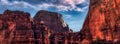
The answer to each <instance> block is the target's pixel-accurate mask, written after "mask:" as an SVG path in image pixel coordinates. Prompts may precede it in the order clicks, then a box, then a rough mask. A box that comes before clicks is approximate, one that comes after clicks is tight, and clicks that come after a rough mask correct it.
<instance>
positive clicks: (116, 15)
mask: <svg viewBox="0 0 120 44" xmlns="http://www.w3.org/2000/svg"><path fill="white" fill-rule="evenodd" d="M119 8H120V1H119V0H90V5H89V11H88V15H87V17H86V20H85V22H84V25H83V28H82V29H81V30H80V31H79V32H72V30H71V29H69V27H68V25H67V24H66V23H65V22H64V20H63V19H62V15H61V14H59V13H56V12H48V11H45V10H41V11H38V12H37V14H36V15H35V16H34V17H33V18H31V17H30V14H29V13H25V12H22V11H10V10H6V11H5V12H4V13H3V14H1V15H0V44H120V35H119V34H120V30H119V29H120V9H119Z"/></svg>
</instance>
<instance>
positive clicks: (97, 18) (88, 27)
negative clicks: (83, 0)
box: [80, 0, 120, 44]
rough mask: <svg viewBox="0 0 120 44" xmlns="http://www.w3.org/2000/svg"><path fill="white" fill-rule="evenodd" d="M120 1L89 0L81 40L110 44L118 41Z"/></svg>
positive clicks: (119, 40)
mask: <svg viewBox="0 0 120 44" xmlns="http://www.w3.org/2000/svg"><path fill="white" fill-rule="evenodd" d="M119 8H120V1H118V0H90V7H89V12H88V15H87V17H86V20H85V22H84V25H83V28H82V30H81V32H80V33H81V34H82V36H83V40H82V42H83V43H85V42H86V41H87V42H88V43H92V42H93V43H97V44H98V43H100V44H110V43H114V44H115V43H118V42H120V35H119V34H120V30H119V29H120V19H119V18H120V17H119V16H120V9H119Z"/></svg>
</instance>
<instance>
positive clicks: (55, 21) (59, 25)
mask: <svg viewBox="0 0 120 44" xmlns="http://www.w3.org/2000/svg"><path fill="white" fill-rule="evenodd" d="M34 21H35V23H36V24H39V23H40V22H44V24H45V25H46V26H47V27H48V28H49V29H51V30H52V32H53V33H54V32H69V28H68V25H67V24H66V23H65V22H64V20H63V19H62V15H61V14H59V13H56V12H49V11H45V10H41V11H39V12H38V13H37V14H36V15H35V17H34ZM38 26H39V25H38Z"/></svg>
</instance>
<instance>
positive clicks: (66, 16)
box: [64, 15, 72, 19]
mask: <svg viewBox="0 0 120 44" xmlns="http://www.w3.org/2000/svg"><path fill="white" fill-rule="evenodd" d="M64 17H65V18H67V19H68V18H71V17H72V15H64Z"/></svg>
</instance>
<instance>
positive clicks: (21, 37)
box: [0, 10, 73, 44]
mask: <svg viewBox="0 0 120 44" xmlns="http://www.w3.org/2000/svg"><path fill="white" fill-rule="evenodd" d="M38 13H39V12H38ZM46 13H47V14H46ZM39 14H40V16H39ZM39 14H38V16H35V17H34V18H35V19H32V18H30V14H29V13H25V12H22V11H10V10H6V11H5V12H4V13H3V14H2V15H0V44H53V43H55V44H58V43H62V42H64V40H68V39H67V38H66V37H68V36H66V35H64V34H65V33H66V34H69V33H68V32H69V28H68V27H67V24H65V22H64V21H63V19H62V16H61V15H59V14H58V13H54V12H48V11H43V10H42V11H40V13H39ZM41 16H42V17H41ZM39 19H40V20H39ZM54 23H55V24H54ZM48 24H49V25H48ZM57 30H58V31H57ZM55 31H56V32H55ZM57 32H59V33H57ZM59 38H61V39H59ZM72 39H73V38H72ZM72 39H71V40H72ZM61 40H62V41H61ZM65 43H67V42H65Z"/></svg>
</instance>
